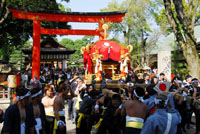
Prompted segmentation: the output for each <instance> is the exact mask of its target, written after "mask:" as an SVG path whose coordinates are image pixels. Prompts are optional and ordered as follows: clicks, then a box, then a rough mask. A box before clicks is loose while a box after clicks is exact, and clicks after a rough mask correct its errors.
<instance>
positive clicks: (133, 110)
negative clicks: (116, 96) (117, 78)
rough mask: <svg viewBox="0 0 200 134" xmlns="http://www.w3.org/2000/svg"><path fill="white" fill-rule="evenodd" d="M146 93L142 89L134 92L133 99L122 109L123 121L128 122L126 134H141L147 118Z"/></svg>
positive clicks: (138, 88) (136, 89)
mask: <svg viewBox="0 0 200 134" xmlns="http://www.w3.org/2000/svg"><path fill="white" fill-rule="evenodd" d="M144 95H145V91H144V89H143V88H141V87H137V88H135V89H134V90H133V94H132V99H133V100H128V101H126V103H125V104H124V107H123V109H122V111H121V112H122V113H121V115H122V119H123V120H124V119H125V120H126V126H125V130H124V134H131V133H133V134H140V131H141V129H142V127H143V123H144V119H145V117H146V111H147V105H146V104H144V103H143V96H144Z"/></svg>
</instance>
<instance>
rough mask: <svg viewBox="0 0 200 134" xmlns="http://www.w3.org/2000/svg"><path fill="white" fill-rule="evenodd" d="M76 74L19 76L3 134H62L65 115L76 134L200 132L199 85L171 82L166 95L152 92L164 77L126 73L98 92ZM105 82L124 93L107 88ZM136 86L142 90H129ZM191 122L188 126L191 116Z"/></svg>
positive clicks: (187, 81) (192, 80) (188, 79)
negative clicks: (123, 85)
mask: <svg viewBox="0 0 200 134" xmlns="http://www.w3.org/2000/svg"><path fill="white" fill-rule="evenodd" d="M79 71H80V70H78V71H77V70H76V69H75V70H73V71H71V70H67V71H54V70H53V71H48V70H45V69H44V70H43V71H41V75H40V79H38V78H37V75H34V78H32V79H30V80H29V78H28V76H26V75H27V74H26V72H25V73H24V74H23V76H22V77H21V78H22V85H20V86H18V87H17V88H16V94H17V98H16V99H13V102H12V104H11V105H10V106H9V107H8V109H7V110H6V112H5V113H4V115H3V117H2V120H3V122H4V124H3V129H2V133H3V134H29V133H30V134H66V133H67V126H68V125H67V124H66V119H65V116H66V111H65V105H66V103H67V105H68V106H67V108H68V109H67V110H68V114H67V115H68V117H67V120H72V122H73V123H74V124H75V125H76V133H77V134H90V133H91V132H92V131H95V133H97V134H132V133H133V134H182V133H183V132H186V128H187V130H188V129H190V128H191V124H194V123H195V124H196V134H198V133H199V132H200V108H199V106H200V86H199V80H198V79H196V78H192V77H191V76H187V77H186V78H185V80H184V81H182V80H180V79H179V78H178V77H174V78H173V80H172V81H171V85H170V88H169V92H165V93H160V92H158V91H157V90H155V86H156V85H157V84H158V83H162V82H165V81H167V79H166V77H165V74H164V73H161V74H159V76H156V75H155V76H153V77H151V75H150V74H148V73H144V74H142V75H141V74H135V73H133V72H129V74H128V75H127V79H126V80H119V81H117V82H116V81H115V82H114V81H113V82H112V80H111V79H106V78H104V79H103V80H102V82H101V84H102V85H104V86H101V88H100V89H97V88H96V86H94V85H95V83H96V81H95V79H94V78H93V80H92V82H91V83H88V81H86V80H84V78H83V77H82V74H83V72H82V73H80V72H79ZM109 83H116V84H125V85H127V86H126V88H121V87H120V88H117V87H116V88H115V89H113V90H112V91H111V89H107V87H106V85H108V84H109ZM137 83H140V85H141V84H142V85H145V86H135V85H137ZM193 113H194V114H195V119H196V122H192V120H191V118H192V114H193Z"/></svg>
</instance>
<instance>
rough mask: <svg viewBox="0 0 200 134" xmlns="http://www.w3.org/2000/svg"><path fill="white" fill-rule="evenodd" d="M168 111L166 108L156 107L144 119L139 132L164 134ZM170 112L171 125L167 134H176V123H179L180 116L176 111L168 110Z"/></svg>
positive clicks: (142, 133)
mask: <svg viewBox="0 0 200 134" xmlns="http://www.w3.org/2000/svg"><path fill="white" fill-rule="evenodd" d="M168 113H169V112H167V111H166V109H156V110H155V112H154V113H153V114H152V115H151V116H149V117H148V118H147V120H146V121H145V123H144V126H143V128H142V131H141V134H164V132H165V130H166V128H167V122H168ZM170 114H171V115H172V120H171V127H170V128H169V133H167V134H176V133H177V125H178V124H179V123H181V116H180V114H179V112H177V111H174V112H170Z"/></svg>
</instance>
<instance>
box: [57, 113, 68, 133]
mask: <svg viewBox="0 0 200 134" xmlns="http://www.w3.org/2000/svg"><path fill="white" fill-rule="evenodd" d="M60 120H61V121H63V122H65V116H60ZM56 134H67V129H66V127H64V129H60V128H59V127H58V129H56Z"/></svg>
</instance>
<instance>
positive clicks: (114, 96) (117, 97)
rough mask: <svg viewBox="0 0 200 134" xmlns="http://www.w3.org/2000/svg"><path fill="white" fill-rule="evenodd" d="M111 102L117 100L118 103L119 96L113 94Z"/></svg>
mask: <svg viewBox="0 0 200 134" xmlns="http://www.w3.org/2000/svg"><path fill="white" fill-rule="evenodd" d="M112 100H119V101H121V96H120V95H119V94H114V95H113V96H112Z"/></svg>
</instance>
